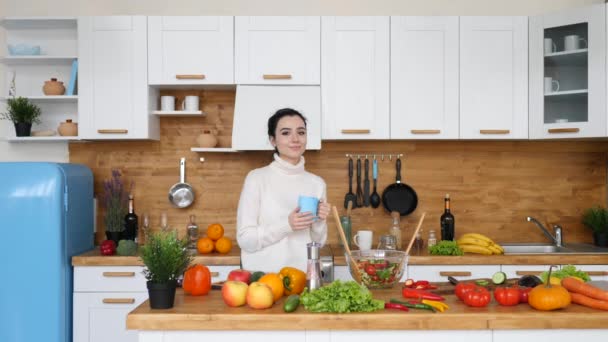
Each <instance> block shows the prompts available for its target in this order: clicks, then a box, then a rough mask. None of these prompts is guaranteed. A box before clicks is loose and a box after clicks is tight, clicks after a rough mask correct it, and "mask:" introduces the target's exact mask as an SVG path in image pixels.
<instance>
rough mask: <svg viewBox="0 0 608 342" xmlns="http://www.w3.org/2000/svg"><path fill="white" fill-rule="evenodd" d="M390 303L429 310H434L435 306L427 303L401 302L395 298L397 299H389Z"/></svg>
mask: <svg viewBox="0 0 608 342" xmlns="http://www.w3.org/2000/svg"><path fill="white" fill-rule="evenodd" d="M391 303H394V304H401V305H405V306H407V307H408V308H412V309H421V310H429V311H432V312H435V308H434V307H432V306H430V305H428V304H424V303H411V302H402V301H400V300H397V299H391Z"/></svg>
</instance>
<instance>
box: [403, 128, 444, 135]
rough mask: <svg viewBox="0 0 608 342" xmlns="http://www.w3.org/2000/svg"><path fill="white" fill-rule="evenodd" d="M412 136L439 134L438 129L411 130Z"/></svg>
mask: <svg viewBox="0 0 608 342" xmlns="http://www.w3.org/2000/svg"><path fill="white" fill-rule="evenodd" d="M410 132H411V133H412V134H439V133H441V130H440V129H412V130H411V131H410Z"/></svg>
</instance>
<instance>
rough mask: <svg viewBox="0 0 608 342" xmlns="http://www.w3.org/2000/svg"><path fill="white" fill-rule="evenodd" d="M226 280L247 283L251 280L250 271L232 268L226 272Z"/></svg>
mask: <svg viewBox="0 0 608 342" xmlns="http://www.w3.org/2000/svg"><path fill="white" fill-rule="evenodd" d="M228 280H235V281H242V282H243V283H247V284H249V283H250V282H251V272H249V271H247V270H242V269H238V270H232V271H230V273H228Z"/></svg>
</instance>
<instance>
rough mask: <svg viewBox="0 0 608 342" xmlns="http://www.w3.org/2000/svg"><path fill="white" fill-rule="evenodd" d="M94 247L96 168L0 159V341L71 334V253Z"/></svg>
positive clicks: (57, 340)
mask: <svg viewBox="0 0 608 342" xmlns="http://www.w3.org/2000/svg"><path fill="white" fill-rule="evenodd" d="M92 248H93V174H92V172H91V170H90V169H89V168H87V167H86V166H84V165H78V164H60V163H39V162H15V163H12V162H11V163H0V263H1V265H2V266H1V267H0V270H1V273H2V276H1V277H0V341H2V342H34V341H45V342H71V341H72V283H73V281H72V278H73V277H72V264H71V258H72V256H74V255H77V254H80V253H83V252H85V251H87V250H90V249H92Z"/></svg>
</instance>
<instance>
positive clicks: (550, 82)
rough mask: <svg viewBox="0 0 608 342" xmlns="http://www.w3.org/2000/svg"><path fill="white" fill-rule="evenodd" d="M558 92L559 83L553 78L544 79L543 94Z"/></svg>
mask: <svg viewBox="0 0 608 342" xmlns="http://www.w3.org/2000/svg"><path fill="white" fill-rule="evenodd" d="M557 91H559V82H558V81H557V80H554V79H553V77H545V94H549V93H553V92H557Z"/></svg>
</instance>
